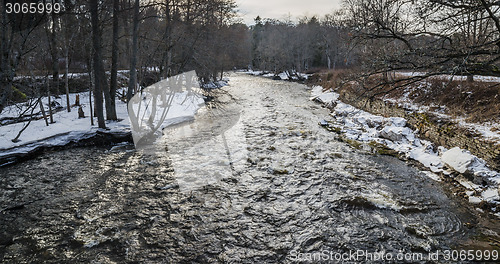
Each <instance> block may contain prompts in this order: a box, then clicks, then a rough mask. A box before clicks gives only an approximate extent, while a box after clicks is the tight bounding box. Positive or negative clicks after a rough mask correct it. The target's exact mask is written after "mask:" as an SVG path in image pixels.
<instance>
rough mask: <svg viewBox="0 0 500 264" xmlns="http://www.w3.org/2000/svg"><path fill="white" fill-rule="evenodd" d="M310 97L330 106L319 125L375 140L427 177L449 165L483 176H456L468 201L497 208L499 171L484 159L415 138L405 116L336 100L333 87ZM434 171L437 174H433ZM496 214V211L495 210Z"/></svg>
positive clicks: (499, 202)
mask: <svg viewBox="0 0 500 264" xmlns="http://www.w3.org/2000/svg"><path fill="white" fill-rule="evenodd" d="M311 93H312V97H311V99H312V100H316V101H319V102H321V103H323V104H325V105H326V106H328V107H329V108H331V109H333V112H332V114H331V116H332V118H333V120H332V121H330V122H327V121H322V125H329V126H333V127H336V128H338V129H340V130H341V133H342V134H343V135H344V136H345V137H346V138H348V139H351V140H357V141H360V142H366V143H370V142H376V143H379V144H382V145H384V146H386V147H388V148H390V149H392V150H395V151H397V152H398V153H400V154H402V155H405V156H406V157H407V158H409V159H413V160H416V161H418V162H420V163H421V164H422V165H424V166H425V167H427V168H428V169H429V170H430V171H427V172H424V174H425V175H427V176H429V177H430V178H431V179H434V180H439V179H440V177H439V176H438V175H437V174H439V173H443V175H450V174H451V173H450V170H449V169H453V170H455V171H457V172H459V173H466V172H467V173H470V174H472V175H474V177H475V178H479V179H482V180H484V182H485V183H487V184H485V185H479V184H475V183H473V182H470V181H468V180H466V179H465V178H464V177H458V178H457V181H458V182H460V183H461V184H462V185H463V186H464V187H465V188H467V189H468V190H469V191H468V192H467V195H468V196H469V201H470V202H472V203H479V202H481V201H487V202H489V203H492V204H494V205H495V206H497V205H498V207H496V208H495V209H494V210H498V211H500V196H499V193H498V187H499V184H500V173H498V172H496V171H493V170H490V169H489V168H488V167H487V164H486V162H485V161H484V160H482V159H480V158H478V157H476V156H474V155H472V154H470V153H469V152H468V151H467V150H462V149H459V148H452V149H446V148H444V147H442V146H439V147H437V148H436V147H435V146H433V145H432V143H431V142H429V141H426V140H421V139H419V138H418V136H417V134H416V133H415V131H413V130H412V129H410V128H409V127H407V126H406V120H405V119H404V118H400V117H388V118H386V117H382V116H378V115H373V114H370V113H368V112H365V111H363V110H360V109H357V108H355V107H353V106H351V105H348V104H345V103H343V102H341V101H340V100H339V94H337V93H335V92H333V91H324V89H323V87H321V86H315V87H313V88H312V91H311ZM436 173H437V174H436ZM496 215H497V216H499V217H500V213H499V212H497V213H496Z"/></svg>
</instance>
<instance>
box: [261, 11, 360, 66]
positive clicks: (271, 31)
mask: <svg viewBox="0 0 500 264" xmlns="http://www.w3.org/2000/svg"><path fill="white" fill-rule="evenodd" d="M251 33H252V63H251V65H252V66H253V67H254V68H256V69H261V70H269V71H274V72H276V73H278V72H287V73H288V74H294V73H296V72H307V71H310V70H313V69H315V68H316V69H317V68H328V69H338V68H345V67H350V66H353V65H355V64H356V52H355V51H354V50H353V48H354V47H353V46H351V45H350V41H349V34H348V33H349V30H348V28H346V27H345V26H344V25H343V23H342V21H341V20H339V19H338V17H337V16H336V15H326V16H324V17H322V18H318V17H316V16H312V17H307V16H304V17H301V18H299V20H298V22H297V23H293V22H291V21H290V20H284V21H280V20H273V19H261V18H260V17H257V18H256V19H255V25H254V26H253V27H252V30H251Z"/></svg>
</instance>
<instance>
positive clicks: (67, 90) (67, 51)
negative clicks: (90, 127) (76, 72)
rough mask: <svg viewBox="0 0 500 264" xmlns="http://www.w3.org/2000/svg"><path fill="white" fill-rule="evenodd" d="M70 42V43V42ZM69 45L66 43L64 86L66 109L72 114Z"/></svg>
mask: <svg viewBox="0 0 500 264" xmlns="http://www.w3.org/2000/svg"><path fill="white" fill-rule="evenodd" d="M68 42H69V41H68ZM68 45H69V43H66V50H65V53H66V54H65V57H66V58H65V60H66V74H65V78H64V81H65V82H64V86H65V88H66V107H67V108H68V113H69V112H71V104H70V102H69V76H68V75H69V55H68V53H69V47H68Z"/></svg>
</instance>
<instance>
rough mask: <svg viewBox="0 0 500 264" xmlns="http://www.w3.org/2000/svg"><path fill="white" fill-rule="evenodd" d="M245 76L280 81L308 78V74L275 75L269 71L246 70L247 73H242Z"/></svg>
mask: <svg viewBox="0 0 500 264" xmlns="http://www.w3.org/2000/svg"><path fill="white" fill-rule="evenodd" d="M243 72H244V73H246V74H250V75H254V76H262V77H266V78H276V77H279V78H280V79H281V80H299V79H302V80H307V78H309V76H310V74H306V73H300V72H295V71H284V72H279V73H277V74H275V73H272V72H269V71H253V70H248V71H243Z"/></svg>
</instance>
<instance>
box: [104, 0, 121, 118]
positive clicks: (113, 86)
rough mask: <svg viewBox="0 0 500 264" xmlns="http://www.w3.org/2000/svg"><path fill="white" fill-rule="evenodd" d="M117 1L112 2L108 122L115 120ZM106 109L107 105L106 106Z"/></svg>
mask: <svg viewBox="0 0 500 264" xmlns="http://www.w3.org/2000/svg"><path fill="white" fill-rule="evenodd" d="M119 8H120V6H119V0H113V43H112V51H111V80H110V84H109V95H110V97H111V100H110V102H109V103H110V107H111V109H110V111H109V116H107V118H108V119H109V120H117V119H118V117H117V116H116V105H115V100H116V99H115V97H116V89H117V86H118V78H117V77H118V76H117V75H118V30H119V27H118V18H119V17H118V14H119ZM106 109H107V105H106Z"/></svg>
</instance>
